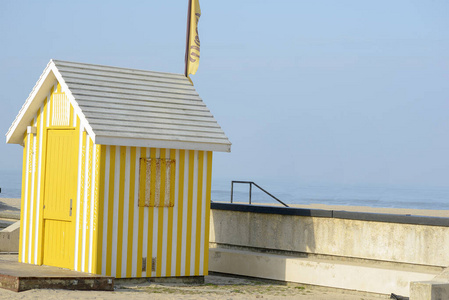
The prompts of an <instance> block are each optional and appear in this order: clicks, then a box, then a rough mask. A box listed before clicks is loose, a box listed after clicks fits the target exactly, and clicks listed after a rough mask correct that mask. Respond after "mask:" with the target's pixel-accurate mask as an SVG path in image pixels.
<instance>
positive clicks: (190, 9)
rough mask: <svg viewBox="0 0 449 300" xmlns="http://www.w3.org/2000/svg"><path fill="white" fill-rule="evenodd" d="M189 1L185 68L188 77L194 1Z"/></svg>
mask: <svg viewBox="0 0 449 300" xmlns="http://www.w3.org/2000/svg"><path fill="white" fill-rule="evenodd" d="M188 1H189V6H188V9H187V31H186V57H185V68H184V74H185V75H186V77H188V75H187V62H188V59H189V40H190V19H191V18H190V16H191V14H192V0H188Z"/></svg>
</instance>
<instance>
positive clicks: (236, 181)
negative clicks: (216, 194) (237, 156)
mask: <svg viewBox="0 0 449 300" xmlns="http://www.w3.org/2000/svg"><path fill="white" fill-rule="evenodd" d="M234 183H244V184H249V204H251V194H252V187H253V185H254V186H255V187H257V188H258V189H259V190H261V191H262V192H264V193H265V194H267V195H268V196H270V197H271V198H273V199H274V200H276V201H277V202H279V203H281V204H282V205H284V206H285V207H289V206H288V205H287V204H285V203H284V202H282V201H281V200H279V199H278V198H276V197H275V196H273V195H271V194H270V193H269V192H267V191H266V190H264V189H263V188H261V187H260V186H259V185H258V184H257V183H255V182H253V181H238V180H233V181H231V203H232V201H233V198H234Z"/></svg>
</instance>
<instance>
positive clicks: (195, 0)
mask: <svg viewBox="0 0 449 300" xmlns="http://www.w3.org/2000/svg"><path fill="white" fill-rule="evenodd" d="M188 14H189V15H188V20H187V26H188V28H187V43H186V69H185V73H186V74H185V75H186V76H189V74H195V73H196V70H198V65H199V64H200V38H199V36H198V21H199V20H200V17H201V9H200V2H199V0H189V12H188Z"/></svg>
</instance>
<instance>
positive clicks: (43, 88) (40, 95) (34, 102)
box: [6, 60, 56, 144]
mask: <svg viewBox="0 0 449 300" xmlns="http://www.w3.org/2000/svg"><path fill="white" fill-rule="evenodd" d="M53 67H54V63H53V61H51V60H50V62H49V63H48V64H47V67H46V68H45V69H44V72H42V75H41V76H40V78H39V80H38V81H37V83H36V85H35V86H34V88H33V90H32V91H31V93H30V95H29V96H28V98H27V100H26V101H25V103H24V104H23V106H22V108H21V109H20V111H19V114H18V115H17V117H16V118H15V120H14V122H13V123H12V124H11V127H10V128H9V130H8V132H7V133H6V143H8V144H22V143H23V133H24V132H25V131H26V128H27V126H28V124H29V123H30V122H31V120H32V119H33V117H34V114H35V113H36V111H37V110H38V109H39V106H40V105H41V103H42V101H43V99H44V98H45V97H47V95H48V90H49V89H50V88H51V87H52V86H53V85H54V83H55V81H56V77H55V74H54V73H53V70H52V69H53Z"/></svg>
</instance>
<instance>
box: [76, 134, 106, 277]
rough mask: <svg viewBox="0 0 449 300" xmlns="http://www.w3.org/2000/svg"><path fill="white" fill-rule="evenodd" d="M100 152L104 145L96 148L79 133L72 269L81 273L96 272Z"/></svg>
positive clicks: (89, 138)
mask: <svg viewBox="0 0 449 300" xmlns="http://www.w3.org/2000/svg"><path fill="white" fill-rule="evenodd" d="M100 152H101V146H100V145H95V144H94V143H93V141H92V139H91V137H90V136H89V135H88V134H87V132H86V131H85V130H80V132H79V149H78V156H79V157H78V161H79V163H78V171H77V174H78V175H77V193H76V194H77V196H76V197H77V198H76V204H75V205H76V217H75V222H76V225H75V228H76V229H75V236H74V239H75V243H74V246H75V251H74V266H73V269H74V270H75V271H80V272H88V273H95V272H96V269H95V265H94V262H95V261H96V256H95V255H96V253H97V252H96V251H95V250H94V249H95V248H96V243H97V237H98V228H97V221H98V206H99V202H98V201H99V198H98V197H99V194H98V187H99V181H98V178H99V172H100V167H99V164H100Z"/></svg>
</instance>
